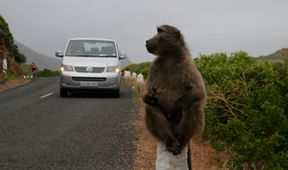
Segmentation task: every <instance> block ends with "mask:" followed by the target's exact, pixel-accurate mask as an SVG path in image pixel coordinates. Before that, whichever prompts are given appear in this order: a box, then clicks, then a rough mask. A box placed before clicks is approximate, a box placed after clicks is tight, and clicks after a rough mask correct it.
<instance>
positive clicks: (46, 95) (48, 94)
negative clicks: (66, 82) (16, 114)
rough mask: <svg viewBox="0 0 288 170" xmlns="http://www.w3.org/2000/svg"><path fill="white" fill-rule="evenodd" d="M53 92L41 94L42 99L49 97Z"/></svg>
mask: <svg viewBox="0 0 288 170" xmlns="http://www.w3.org/2000/svg"><path fill="white" fill-rule="evenodd" d="M52 94H53V93H52V92H51V93H47V94H45V95H43V96H41V97H40V99H43V98H45V97H48V96H51V95H52Z"/></svg>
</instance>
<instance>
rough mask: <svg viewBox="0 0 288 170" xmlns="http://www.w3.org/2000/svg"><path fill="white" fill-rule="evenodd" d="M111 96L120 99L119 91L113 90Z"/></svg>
mask: <svg viewBox="0 0 288 170" xmlns="http://www.w3.org/2000/svg"><path fill="white" fill-rule="evenodd" d="M112 94H113V97H115V98H119V97H120V89H117V90H113V91H112Z"/></svg>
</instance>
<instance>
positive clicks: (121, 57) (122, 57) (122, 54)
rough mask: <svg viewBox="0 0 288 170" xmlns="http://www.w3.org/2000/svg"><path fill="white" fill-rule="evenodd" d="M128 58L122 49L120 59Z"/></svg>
mask: <svg viewBox="0 0 288 170" xmlns="http://www.w3.org/2000/svg"><path fill="white" fill-rule="evenodd" d="M125 58H126V54H125V53H124V52H123V51H120V56H119V59H120V60H123V59H125Z"/></svg>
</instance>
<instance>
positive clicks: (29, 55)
mask: <svg viewBox="0 0 288 170" xmlns="http://www.w3.org/2000/svg"><path fill="white" fill-rule="evenodd" d="M15 44H16V45H17V46H18V49H19V51H20V52H21V53H23V54H24V55H25V56H26V64H31V63H32V62H34V63H36V64H37V66H38V68H39V69H40V70H43V69H45V68H46V69H50V70H58V69H59V68H60V65H61V59H57V58H56V57H49V56H47V55H44V54H40V53H38V52H36V51H34V50H33V49H31V48H29V47H27V46H26V45H24V44H22V43H20V42H17V41H15Z"/></svg>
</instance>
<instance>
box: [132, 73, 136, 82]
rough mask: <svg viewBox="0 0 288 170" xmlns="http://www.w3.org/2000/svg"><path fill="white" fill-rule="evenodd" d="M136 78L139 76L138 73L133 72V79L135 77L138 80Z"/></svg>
mask: <svg viewBox="0 0 288 170" xmlns="http://www.w3.org/2000/svg"><path fill="white" fill-rule="evenodd" d="M136 78H137V74H136V73H135V72H133V73H132V79H133V80H136Z"/></svg>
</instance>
